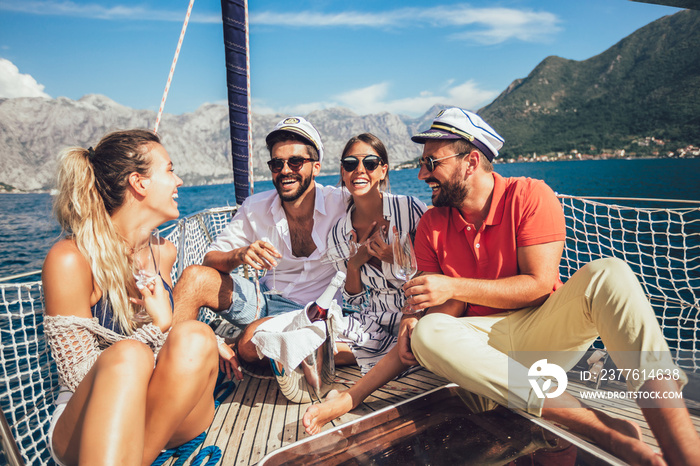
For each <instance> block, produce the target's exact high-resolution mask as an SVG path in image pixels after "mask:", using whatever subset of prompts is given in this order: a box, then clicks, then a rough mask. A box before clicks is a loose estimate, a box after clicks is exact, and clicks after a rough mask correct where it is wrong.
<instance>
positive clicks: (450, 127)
mask: <svg viewBox="0 0 700 466" xmlns="http://www.w3.org/2000/svg"><path fill="white" fill-rule="evenodd" d="M428 139H437V140H443V141H446V140H450V139H466V140H467V141H469V142H470V143H472V144H474V145H475V146H476V147H477V148H478V149H479V150H480V151H481V152H483V154H484V155H485V156H486V158H487V159H489V160H490V161H493V159H494V158H495V157H497V156H498V150H499V149H500V148H501V147H503V143H504V142H505V141H504V139H503V138H502V137H501V136H500V135H499V134H498V133H497V132H496V131H495V130H494V129H493V128H491V126H489V124H488V123H486V122H485V121H484V120H483V119H482V118H481V117H480V116H479V115H477V114H476V113H473V112H470V111H469V110H463V109H461V108H457V107H452V108H448V109H445V110H441V111H440V113H438V114H437V116H436V117H435V120H433V124H432V125H431V126H430V129H428V130H426V131H423V132H422V133H418V134H416V135H414V136H413V137H412V138H411V141H413V142H417V143H419V144H425V141H426V140H428Z"/></svg>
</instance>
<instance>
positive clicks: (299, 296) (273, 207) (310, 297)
mask: <svg viewBox="0 0 700 466" xmlns="http://www.w3.org/2000/svg"><path fill="white" fill-rule="evenodd" d="M343 192H344V190H343V189H341V188H335V187H333V186H322V185H320V184H318V183H316V199H315V205H314V213H313V215H314V227H313V230H312V233H311V237H312V239H313V241H314V243H315V244H316V250H315V251H314V252H313V253H312V254H311V255H310V256H309V257H296V256H294V255H293V254H292V242H291V237H290V235H289V223H288V222H287V216H286V215H285V212H284V209H283V208H282V202H281V200H280V197H279V195H278V194H277V191H276V190H274V189H272V190H270V191H265V192H262V193H258V194H255V195H253V196H250V197H249V198H247V199H246V200H245V201H244V202H243V204H242V205H241V207H240V208H239V209H238V212H236V215H235V216H234V217H233V219H232V220H231V222H230V223H229V224H228V225H227V226H226V228H224V230H223V231H222V232H221V233H220V234H219V236H218V237H217V238H216V240H215V241H214V242H213V243H212V244H211V246H210V247H209V250H210V251H222V252H228V251H231V250H233V249H238V248H242V247H245V246H248V245H249V244H251V243H253V242H255V241H257V240H259V239H263V238H264V237H265V236H266V235H267V231H268V230H269V228H270V227H271V226H273V225H274V226H275V228H276V230H277V234H278V235H279V237H280V238H281V239H282V243H283V244H282V245H281V247H280V248H279V252H280V254H281V255H282V259H277V268H276V271H275V286H276V288H277V289H278V290H280V291H281V292H282V296H284V297H285V298H287V299H290V300H292V301H294V302H296V303H299V304H301V305H305V304H307V303H310V302H313V301H315V300H316V299H317V298H318V297H319V296H320V295H321V293H323V291H324V290H325V289H326V287H327V286H328V284H329V283H330V281H331V279H332V278H333V276H334V275H335V267H334V266H333V264H332V263H326V264H322V263H321V258H322V257H323V255H324V253H325V252H326V243H327V239H328V235H329V232H330V230H331V228H332V227H333V225H335V223H336V222H337V221H338V219H340V218H341V217H342V216H343V215H344V214H345V209H346V207H347V200H348V196H349V194H347V193H345V194H343ZM277 242H278V243H279V242H280V241H277ZM260 281H261V283H265V284H266V285H267V286H268V288H271V287H272V283H271V281H272V273H268V274H267V275H265V277H263V278H262V279H261V280H260Z"/></svg>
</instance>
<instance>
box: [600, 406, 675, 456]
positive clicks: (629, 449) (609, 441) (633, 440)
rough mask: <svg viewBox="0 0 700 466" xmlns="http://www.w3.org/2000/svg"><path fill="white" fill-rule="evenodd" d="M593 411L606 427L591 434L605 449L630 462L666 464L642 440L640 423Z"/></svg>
mask: <svg viewBox="0 0 700 466" xmlns="http://www.w3.org/2000/svg"><path fill="white" fill-rule="evenodd" d="M591 411H593V414H594V415H595V416H596V417H597V418H598V420H599V421H600V422H601V423H602V424H603V425H604V426H605V427H604V428H603V429H601V430H599V431H598V432H591V433H590V436H591V438H592V439H593V440H594V441H595V442H596V443H597V444H598V445H600V446H601V447H602V448H603V449H604V450H607V451H608V452H610V453H612V454H613V455H615V456H616V457H618V458H620V459H622V460H624V461H626V462H628V463H630V464H648V465H659V466H662V465H665V464H666V462H665V461H664V460H663V458H662V457H661V456H659V455H658V454H657V453H656V452H655V451H654V450H652V449H651V447H650V446H649V445H647V444H646V443H644V442H643V441H642V440H641V438H642V429H641V428H640V427H639V424H637V423H636V422H632V421H628V420H626V419H619V418H615V417H612V416H609V415H607V414H605V413H604V412H602V411H598V410H596V409H592V410H591Z"/></svg>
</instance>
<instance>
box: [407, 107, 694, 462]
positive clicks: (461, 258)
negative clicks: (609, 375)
mask: <svg viewBox="0 0 700 466" xmlns="http://www.w3.org/2000/svg"><path fill="white" fill-rule="evenodd" d="M412 140H413V141H414V142H417V143H420V144H425V147H424V150H423V157H422V159H421V170H420V173H419V175H418V177H419V178H420V179H422V180H424V181H425V182H426V183H428V185H429V186H430V187H431V189H432V191H433V194H432V201H433V205H434V206H435V207H436V208H434V209H430V210H429V211H428V212H426V213H425V214H424V216H423V217H422V219H421V221H420V223H419V225H418V231H417V233H416V238H415V251H416V257H417V260H418V269H419V270H421V271H422V273H421V275H419V276H418V277H416V278H414V279H412V280H410V281H409V282H407V283H406V285H405V286H404V290H405V292H406V296H407V297H408V301H407V302H408V304H409V305H410V306H411V307H412V309H414V310H423V311H419V312H418V313H417V314H413V315H411V314H407V315H405V316H404V318H403V319H402V323H401V330H400V332H399V342H398V346H399V352H400V356H401V360H402V362H404V363H406V364H411V363H412V364H416V363H420V364H421V365H422V366H424V367H426V368H428V369H430V370H431V371H433V372H435V373H436V374H439V375H442V376H443V377H445V378H447V379H449V380H451V381H453V382H455V383H457V384H459V385H460V386H461V387H463V388H465V389H467V390H469V391H471V392H473V393H475V394H477V395H480V396H483V397H487V398H489V399H491V400H493V401H495V402H497V403H499V404H503V405H506V406H510V407H512V408H517V409H522V410H524V411H527V412H529V413H531V414H533V415H536V416H542V417H544V418H547V419H550V420H553V421H556V422H559V423H561V424H563V425H566V426H567V427H569V428H570V429H571V430H573V431H576V432H579V433H581V434H584V435H586V436H587V437H589V438H591V439H593V440H594V441H595V442H597V443H598V444H599V445H601V446H602V447H603V448H605V449H607V450H609V451H610V452H611V453H613V454H615V455H617V456H618V457H620V458H622V459H624V460H625V461H628V462H630V463H633V464H637V463H649V464H654V463H660V462H661V460H660V458H659V457H658V456H656V455H655V453H654V452H653V451H652V450H651V449H650V448H649V447H648V446H647V445H646V444H644V443H643V442H642V441H641V440H640V439H639V433H638V432H639V430H638V426H637V425H635V424H633V423H631V422H628V421H624V420H621V419H615V418H612V417H610V416H608V415H606V414H604V413H602V412H600V411H596V410H593V409H590V408H587V407H585V406H584V405H582V404H581V403H580V402H579V401H578V400H576V399H575V398H574V397H572V396H571V395H569V394H568V393H566V392H564V387H565V384H566V373H565V371H567V370H569V369H571V368H572V367H573V366H574V365H575V364H576V362H577V361H578V360H579V359H580V358H581V356H582V355H583V354H584V352H585V351H586V350H587V349H588V348H589V347H590V345H591V344H592V343H593V341H594V340H595V339H596V338H597V337H598V335H600V336H601V338H602V340H603V342H604V343H605V345H606V347H607V349H608V350H609V351H610V354H611V356H612V358H613V361H614V362H615V363H616V365H617V366H618V368H621V369H630V370H636V371H638V373H640V374H644V375H643V376H640V377H637V378H634V379H633V378H628V388H629V390H630V391H631V392H635V393H636V392H640V393H641V394H642V395H644V394H648V393H656V392H673V393H676V392H679V391H680V388H681V387H682V386H683V385H684V384H685V383H686V382H687V377H686V375H685V374H684V373H683V372H682V371H681V370H680V369H678V367H677V366H676V365H675V364H674V362H673V359H672V357H671V355H670V352H669V349H668V346H667V344H666V341H665V340H664V338H663V335H662V333H661V330H660V329H659V325H658V323H657V321H656V317H655V315H654V312H653V310H652V308H651V306H650V305H649V303H648V301H647V299H646V297H645V295H644V293H643V291H642V288H641V286H640V284H639V282H638V281H637V279H636V277H635V275H634V274H633V273H632V271H631V270H630V268H629V267H628V266H627V264H626V263H624V262H623V261H621V260H618V259H614V258H608V259H601V260H597V261H594V262H591V263H590V264H587V265H586V266H585V267H583V268H582V269H581V270H579V271H578V272H577V273H575V274H574V275H573V276H572V277H571V278H570V279H569V280H568V281H567V283H566V284H565V285H562V282H561V281H560V279H559V262H560V260H561V255H562V251H563V247H564V241H565V238H566V230H565V223H564V215H563V212H562V208H561V205H560V203H559V201H558V200H557V198H556V196H555V195H554V193H553V191H552V190H551V189H550V188H549V187H548V186H547V185H546V184H545V183H544V182H542V181H539V180H532V179H529V178H503V177H502V176H500V175H499V174H497V173H495V172H494V171H493V165H492V160H493V158H494V157H496V156H497V155H498V150H499V149H500V148H501V147H502V146H503V142H504V141H503V138H501V136H499V135H498V133H496V131H495V130H494V129H493V128H491V126H489V125H488V124H487V123H486V122H485V121H483V120H482V119H481V117H479V116H478V115H476V114H474V113H472V112H469V111H466V110H462V109H459V108H450V109H447V110H444V111H442V112H440V113H439V114H438V115H437V117H436V118H435V120H434V121H433V124H432V126H431V128H430V129H429V130H427V131H425V132H423V133H419V134H417V135H415V136H413V138H412ZM419 319H420V320H419ZM543 354H544V355H546V359H543V358H544V357H545V356H543ZM548 361H549V362H548ZM543 362H544V363H543ZM552 367H554V368H556V371H555V372H554V373H553V372H552V369H551V368H552ZM658 370H661V371H664V373H666V371H668V373H669V374H673V377H672V378H668V379H658V378H654V376H653V375H652V374H654V373H657V372H656V371H658ZM557 371H558V372H557ZM554 374H561V375H562V376H563V383H562V380H560V379H559V377H557V381H558V382H559V384H558V385H555V386H554V387H551V389H549V388H548V387H549V386H550V385H549V384H551V381H550V382H546V379H547V376H551V375H554ZM545 382H546V383H545ZM559 385H562V387H561V389H560V387H559ZM562 392H563V393H562ZM641 408H642V411H643V413H644V415H645V417H646V419H647V421H648V423H649V425H650V427H651V428H652V431H653V432H654V435H655V436H656V438H657V440H658V441H659V445H660V446H661V449H662V451H663V453H664V458H665V460H666V461H667V462H668V463H670V464H690V463H691V460H697V458H698V456H697V452H698V451H700V438H699V437H698V435H697V433H696V432H695V429H694V427H693V425H692V422H691V420H690V416H689V415H688V411H687V409H686V408H685V404H684V402H683V401H682V399H677V398H675V399H667V400H657V401H655V402H653V403H646V404H644V405H641Z"/></svg>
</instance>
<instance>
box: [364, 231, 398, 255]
mask: <svg viewBox="0 0 700 466" xmlns="http://www.w3.org/2000/svg"><path fill="white" fill-rule="evenodd" d="M394 229H396V227H394ZM387 239H388V238H387V234H386V226H384V225H382V226H381V227H379V228H378V229H377V230H376V231H375V232H374V233H373V234H372V235H371V236H370V237H369V241H368V242H367V251H368V252H369V254H370V255H371V256H374V257H376V258H377V259H379V260H381V261H382V262H387V263H389V264H393V263H394V248H393V247H392V246H391V245H390V244H388V243H387Z"/></svg>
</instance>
